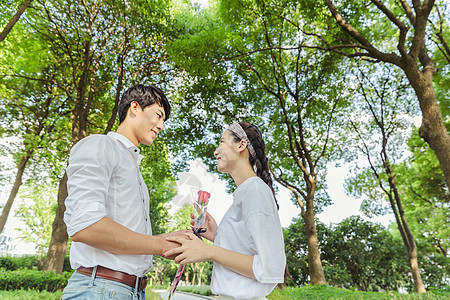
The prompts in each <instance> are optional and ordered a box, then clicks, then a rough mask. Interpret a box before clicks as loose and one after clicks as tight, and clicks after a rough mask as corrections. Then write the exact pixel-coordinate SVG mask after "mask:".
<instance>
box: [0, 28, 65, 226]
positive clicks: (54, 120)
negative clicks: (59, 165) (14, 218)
mask: <svg viewBox="0 0 450 300" xmlns="http://www.w3.org/2000/svg"><path fill="white" fill-rule="evenodd" d="M29 30H30V28H29V27H27V26H23V25H22V24H20V25H18V26H17V30H16V32H15V34H13V35H12V36H11V39H10V40H11V43H8V44H7V45H4V47H2V51H1V52H0V60H1V66H2V67H1V68H0V73H1V77H0V82H1V84H2V87H3V88H2V89H0V98H1V102H0V103H1V107H2V108H3V109H2V110H1V112H0V123H1V124H2V127H3V128H4V130H3V136H14V137H16V138H20V139H21V140H22V142H21V143H22V145H21V146H20V147H19V149H16V150H13V149H11V151H13V152H14V160H15V162H16V164H17V172H16V176H15V180H14V182H13V186H12V189H11V192H10V194H9V197H8V200H7V202H6V204H5V206H4V208H3V210H2V214H1V217H0V231H2V230H3V228H4V225H5V223H6V221H7V218H8V216H9V213H10V210H11V207H12V205H13V203H14V200H15V198H16V195H17V193H18V191H19V188H20V186H21V185H22V182H23V178H24V173H25V171H26V167H27V164H28V163H29V161H30V159H32V157H33V156H34V155H35V154H36V152H37V153H38V154H39V155H41V154H42V153H43V151H42V149H44V148H47V151H52V150H53V151H55V150H57V149H56V148H55V147H56V145H55V143H54V141H57V140H58V137H59V136H60V134H59V133H57V131H58V130H59V129H61V125H62V123H63V122H62V118H63V117H64V115H65V113H67V111H66V110H65V109H66V108H65V105H66V101H65V99H64V98H63V97H61V94H60V93H59V90H58V85H57V84H56V81H57V80H58V73H59V70H60V69H59V66H58V64H57V59H55V58H54V57H52V56H51V55H49V54H48V45H46V43H45V42H44V41H43V40H42V39H40V38H39V36H37V35H36V34H34V33H32V32H30V31H29ZM25 36H28V39H26V38H25ZM33 59H36V61H34V62H33V63H30V61H32V60H33ZM50 165H51V164H50Z"/></svg>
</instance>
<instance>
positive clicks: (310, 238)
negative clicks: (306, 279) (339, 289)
mask: <svg viewBox="0 0 450 300" xmlns="http://www.w3.org/2000/svg"><path fill="white" fill-rule="evenodd" d="M313 201H314V200H313V196H312V195H308V199H306V207H307V208H306V212H305V214H304V215H302V217H303V221H304V222H305V230H306V238H307V242H308V264H309V276H310V277H311V284H326V283H327V282H326V280H325V275H324V273H323V267H322V262H321V260H320V253H319V239H318V237H317V229H316V224H315V222H314V215H315V213H314V207H313ZM300 247H301V245H300Z"/></svg>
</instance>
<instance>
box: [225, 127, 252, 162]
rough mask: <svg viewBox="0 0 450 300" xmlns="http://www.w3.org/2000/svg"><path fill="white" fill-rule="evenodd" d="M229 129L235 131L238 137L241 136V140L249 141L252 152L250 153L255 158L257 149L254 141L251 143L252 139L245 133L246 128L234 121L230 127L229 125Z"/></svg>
mask: <svg viewBox="0 0 450 300" xmlns="http://www.w3.org/2000/svg"><path fill="white" fill-rule="evenodd" d="M227 130H229V131H231V132H234V133H235V134H236V135H237V136H238V138H240V139H241V140H244V141H246V142H247V148H248V152H250V155H251V156H252V157H253V158H256V152H255V149H254V148H253V145H252V143H250V140H249V139H248V137H247V134H246V133H245V130H244V129H243V128H242V127H241V125H239V123H233V124H231V125H230V127H228V129H227Z"/></svg>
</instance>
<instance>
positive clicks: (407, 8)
mask: <svg viewBox="0 0 450 300" xmlns="http://www.w3.org/2000/svg"><path fill="white" fill-rule="evenodd" d="M400 3H401V4H402V7H403V9H404V10H405V13H406V16H407V17H408V19H409V21H410V22H411V24H413V26H414V24H415V23H416V17H415V16H414V14H413V12H412V10H411V6H409V4H408V2H406V0H400Z"/></svg>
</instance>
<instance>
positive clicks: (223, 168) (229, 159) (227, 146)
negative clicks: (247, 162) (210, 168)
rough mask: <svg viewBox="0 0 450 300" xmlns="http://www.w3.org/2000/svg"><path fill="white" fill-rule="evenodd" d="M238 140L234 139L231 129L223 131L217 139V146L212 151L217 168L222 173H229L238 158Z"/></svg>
mask: <svg viewBox="0 0 450 300" xmlns="http://www.w3.org/2000/svg"><path fill="white" fill-rule="evenodd" d="M238 148H239V142H235V141H234V135H233V134H232V133H231V131H229V130H227V131H225V132H224V134H223V135H222V137H221V138H220V141H219V147H217V149H216V151H214V155H215V156H216V158H217V170H218V171H219V172H222V173H230V172H231V171H232V170H233V169H234V167H235V166H236V162H237V161H238V160H239V151H238Z"/></svg>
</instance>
